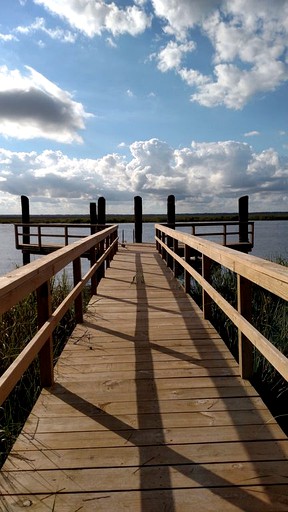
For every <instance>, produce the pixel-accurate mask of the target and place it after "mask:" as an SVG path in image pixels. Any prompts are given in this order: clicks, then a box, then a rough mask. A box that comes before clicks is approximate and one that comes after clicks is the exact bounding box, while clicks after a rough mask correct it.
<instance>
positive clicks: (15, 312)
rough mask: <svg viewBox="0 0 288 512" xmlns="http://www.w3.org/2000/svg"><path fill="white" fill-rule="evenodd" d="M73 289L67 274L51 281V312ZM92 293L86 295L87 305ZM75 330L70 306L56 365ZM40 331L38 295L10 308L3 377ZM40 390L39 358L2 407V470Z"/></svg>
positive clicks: (0, 354) (0, 355) (4, 329)
mask: <svg viewBox="0 0 288 512" xmlns="http://www.w3.org/2000/svg"><path fill="white" fill-rule="evenodd" d="M70 289H71V286H70V283H69V279H68V277H67V275H66V274H65V272H64V273H62V274H61V276H60V277H58V278H56V279H53V280H52V282H51V291H52V310H53V311H54V310H55V309H56V308H57V306H58V305H59V304H61V302H62V301H63V300H64V298H65V297H66V296H67V294H68V293H69V291H70ZM88 298H89V291H88V290H87V292H86V293H85V294H84V305H85V304H87V302H88ZM74 327H75V317H74V308H73V307H71V308H70V309H69V310H68V311H67V313H66V314H65V315H64V317H63V318H62V320H61V322H60V323H59V325H58V326H57V327H56V329H55V330H54V333H53V351H54V364H55V363H56V361H57V359H58V357H59V355H60V354H61V352H62V350H63V348H64V346H65V343H66V341H67V339H68V337H69V335H70V334H71V332H72V331H73V329H74ZM36 332H37V302H36V294H35V293H32V294H30V295H29V296H28V297H27V298H26V299H24V300H23V301H21V302H20V303H19V304H17V305H16V306H14V307H13V308H11V310H9V311H7V312H6V313H5V314H3V315H2V317H1V318H0V375H2V374H3V373H4V372H5V371H6V369H7V368H8V367H9V366H10V365H11V363H12V362H13V361H14V359H15V358H16V357H17V355H18V354H19V353H20V352H21V350H23V348H24V347H25V346H26V345H27V343H28V342H29V341H30V340H31V338H32V337H33V336H34V335H35V334H36ZM40 391H41V386H40V376H39V363H38V358H37V359H36V360H35V361H34V362H33V363H32V364H31V365H30V366H29V368H28V370H27V371H26V372H25V373H24V375H23V376H22V378H21V379H20V381H19V382H18V384H17V385H16V387H15V388H14V390H13V392H12V393H11V394H10V396H9V397H8V398H7V400H6V401H5V402H4V404H3V405H2V406H1V407H0V467H1V465H2V464H3V462H4V461H5V459H6V456H7V454H8V453H9V451H10V449H11V447H12V445H13V443H14V441H15V439H16V438H17V436H18V435H19V433H20V431H21V428H22V427H23V425H24V423H25V421H26V419H27V417H28V415H29V413H30V411H31V409H32V407H33V405H34V404H35V402H36V400H37V398H38V396H39V394H40Z"/></svg>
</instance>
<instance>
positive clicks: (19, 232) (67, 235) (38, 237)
mask: <svg viewBox="0 0 288 512" xmlns="http://www.w3.org/2000/svg"><path fill="white" fill-rule="evenodd" d="M106 227H110V226H109V225H108V226H107V225H106V226H100V225H97V224H95V225H94V224H68V223H59V222H58V223H50V224H49V223H37V224H32V223H29V224H23V223H17V224H14V232H15V247H16V249H22V248H23V247H24V246H25V247H26V246H29V245H33V240H35V242H34V244H36V243H37V245H38V247H39V248H41V247H42V246H43V245H45V244H44V243H43V239H44V238H45V239H48V238H52V239H55V238H60V239H62V240H63V244H62V245H63V246H64V245H68V244H69V243H70V241H71V239H74V240H75V239H78V240H79V239H81V238H85V237H86V236H87V234H80V233H75V232H74V233H71V231H73V230H74V231H75V229H77V230H79V231H81V230H84V229H85V230H87V232H89V233H91V228H93V231H94V233H96V231H97V232H99V230H101V229H103V228H106ZM28 228H29V238H28V239H27V236H26V235H25V233H26V232H27V229H28ZM45 228H49V229H50V230H51V228H53V229H54V228H57V229H58V230H61V232H60V233H59V232H58V233H57V232H56V233H55V232H47V231H44V230H45ZM25 236H26V238H25ZM36 241H37V242H36Z"/></svg>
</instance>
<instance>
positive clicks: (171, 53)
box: [154, 41, 196, 72]
mask: <svg viewBox="0 0 288 512" xmlns="http://www.w3.org/2000/svg"><path fill="white" fill-rule="evenodd" d="M195 47H196V45H195V43H194V42H193V41H189V42H187V43H181V44H179V43H176V42H175V41H169V43H168V44H167V45H166V46H165V48H163V49H162V50H161V51H160V52H159V53H158V55H157V56H156V58H157V61H158V65H157V66H158V69H160V71H163V72H165V71H169V70H171V69H177V70H178V69H179V68H180V65H181V62H182V59H183V56H184V55H185V53H189V52H192V51H193V50H194V49H195ZM154 56H155V55H154Z"/></svg>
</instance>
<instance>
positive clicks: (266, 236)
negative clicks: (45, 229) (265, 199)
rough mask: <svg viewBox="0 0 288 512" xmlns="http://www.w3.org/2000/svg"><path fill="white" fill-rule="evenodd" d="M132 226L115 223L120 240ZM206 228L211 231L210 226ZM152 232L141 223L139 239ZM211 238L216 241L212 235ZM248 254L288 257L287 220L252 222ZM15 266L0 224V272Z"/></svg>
mask: <svg viewBox="0 0 288 512" xmlns="http://www.w3.org/2000/svg"><path fill="white" fill-rule="evenodd" d="M52 229H53V228H52ZM133 229H134V224H119V238H120V241H122V238H123V239H124V240H125V241H126V242H132V241H133ZM190 229H191V228H190ZM207 229H209V230H210V231H211V228H210V227H209V228H207ZM218 229H219V228H218ZM185 231H187V229H185ZM188 232H190V231H189V230H188ZM82 233H83V231H82ZM87 234H89V233H88V232H87ZM154 235H155V233H154V223H147V224H143V241H144V242H153V241H154ZM208 238H209V237H208ZM211 240H213V241H216V240H215V237H214V238H211ZM251 254H252V255H254V256H259V257H261V258H267V259H271V258H275V257H278V256H281V257H283V258H286V259H288V221H285V220H282V221H256V222H255V239H254V249H253V251H252V253H251ZM33 258H34V259H35V258H36V256H33V255H32V256H31V260H33ZM17 265H18V266H21V265H22V253H21V251H17V250H16V249H15V240H14V227H13V226H12V225H11V224H0V275H3V274H6V273H7V272H10V271H11V270H13V269H15V267H16V266H17Z"/></svg>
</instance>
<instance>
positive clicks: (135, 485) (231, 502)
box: [0, 244, 288, 512]
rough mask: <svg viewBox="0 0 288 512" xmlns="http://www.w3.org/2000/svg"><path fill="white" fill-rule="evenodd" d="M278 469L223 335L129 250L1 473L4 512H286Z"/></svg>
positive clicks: (263, 420)
mask: <svg viewBox="0 0 288 512" xmlns="http://www.w3.org/2000/svg"><path fill="white" fill-rule="evenodd" d="M115 283H116V285H115ZM219 372H220V373H219ZM197 375H198V376H197ZM287 455H288V441H287V436H286V435H285V434H284V432H283V431H282V430H281V429H280V427H279V426H278V424H277V423H276V420H275V419H274V418H273V417H272V415H271V414H270V412H269V411H268V410H267V408H266V406H265V404H264V403H263V401H262V400H261V398H260V397H259V396H258V394H257V392H256V391H255V389H254V388H253V386H252V385H251V384H250V383H249V382H248V381H245V380H242V379H241V378H240V375H239V371H238V367H237V366H236V367H235V362H234V360H233V359H232V358H231V355H230V353H229V351H228V349H227V347H226V346H225V345H224V344H223V342H222V341H221V339H220V338H219V335H218V334H217V333H216V332H215V331H214V330H213V328H212V326H211V324H210V323H209V322H208V321H207V320H203V319H202V313H201V311H200V309H199V308H198V307H197V306H196V305H195V304H194V303H193V301H192V300H191V298H189V297H187V296H186V295H185V293H184V291H183V290H181V289H180V288H179V287H178V286H175V281H174V279H173V278H172V273H171V271H170V270H169V269H168V268H167V266H166V264H165V263H164V262H163V261H162V260H161V257H160V256H159V255H157V254H156V253H155V252H154V249H153V248H152V246H148V245H145V244H141V245H138V244H135V245H131V246H127V247H125V248H121V249H120V251H119V252H118V254H117V256H116V258H114V260H113V262H112V264H111V267H110V268H108V269H107V272H106V278H105V279H102V281H101V283H100V284H99V287H98V295H97V296H94V297H92V299H91V301H90V304H89V307H88V311H87V313H86V314H85V315H84V322H83V324H78V325H77V326H76V329H75V331H74V333H73V336H72V337H71V339H70V340H69V342H68V344H67V345H66V347H65V349H64V351H63V354H62V356H61V358H60V361H59V362H58V363H57V367H56V382H55V384H54V385H53V386H52V387H51V388H49V389H44V390H43V392H42V393H41V395H40V397H39V399H38V401H37V403H36V405H35V407H34V408H33V411H32V414H31V416H30V417H29V419H28V420H27V422H26V424H25V426H24V428H23V431H22V433H21V435H20V436H19V438H18V439H17V441H16V443H15V445H14V448H13V451H12V453H11V454H10V456H9V458H8V459H7V461H6V463H5V465H4V466H3V468H2V472H1V473H0V486H1V498H0V510H2V509H3V512H4V510H9V511H10V510H11V512H20V510H23V507H30V506H31V507H32V508H35V510H37V511H39V512H42V511H43V512H44V510H45V511H47V510H48V511H51V512H52V511H53V512H63V511H64V512H68V511H69V512H71V511H73V512H74V510H75V512H76V510H81V511H82V510H83V511H84V512H94V510H97V511H98V510H99V511H105V512H108V511H111V510H117V511H122V510H123V511H124V510H133V512H134V511H135V512H150V511H151V510H159V511H160V510H165V509H167V510H171V511H173V512H183V511H184V512H190V511H191V510H192V509H193V510H194V509H195V510H203V511H204V510H205V512H206V511H208V512H212V511H213V512H214V511H215V510H221V511H222V510H223V512H232V511H233V512H234V511H241V510H242V511H243V510H249V511H250V512H259V510H261V511H263V512H268V511H269V512H275V511H276V510H277V512H278V511H279V512H280V511H281V510H286V511H287V502H286V494H287V492H286V489H285V488H287V478H286V476H287V464H288V463H287ZM1 507H2V509H1Z"/></svg>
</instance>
